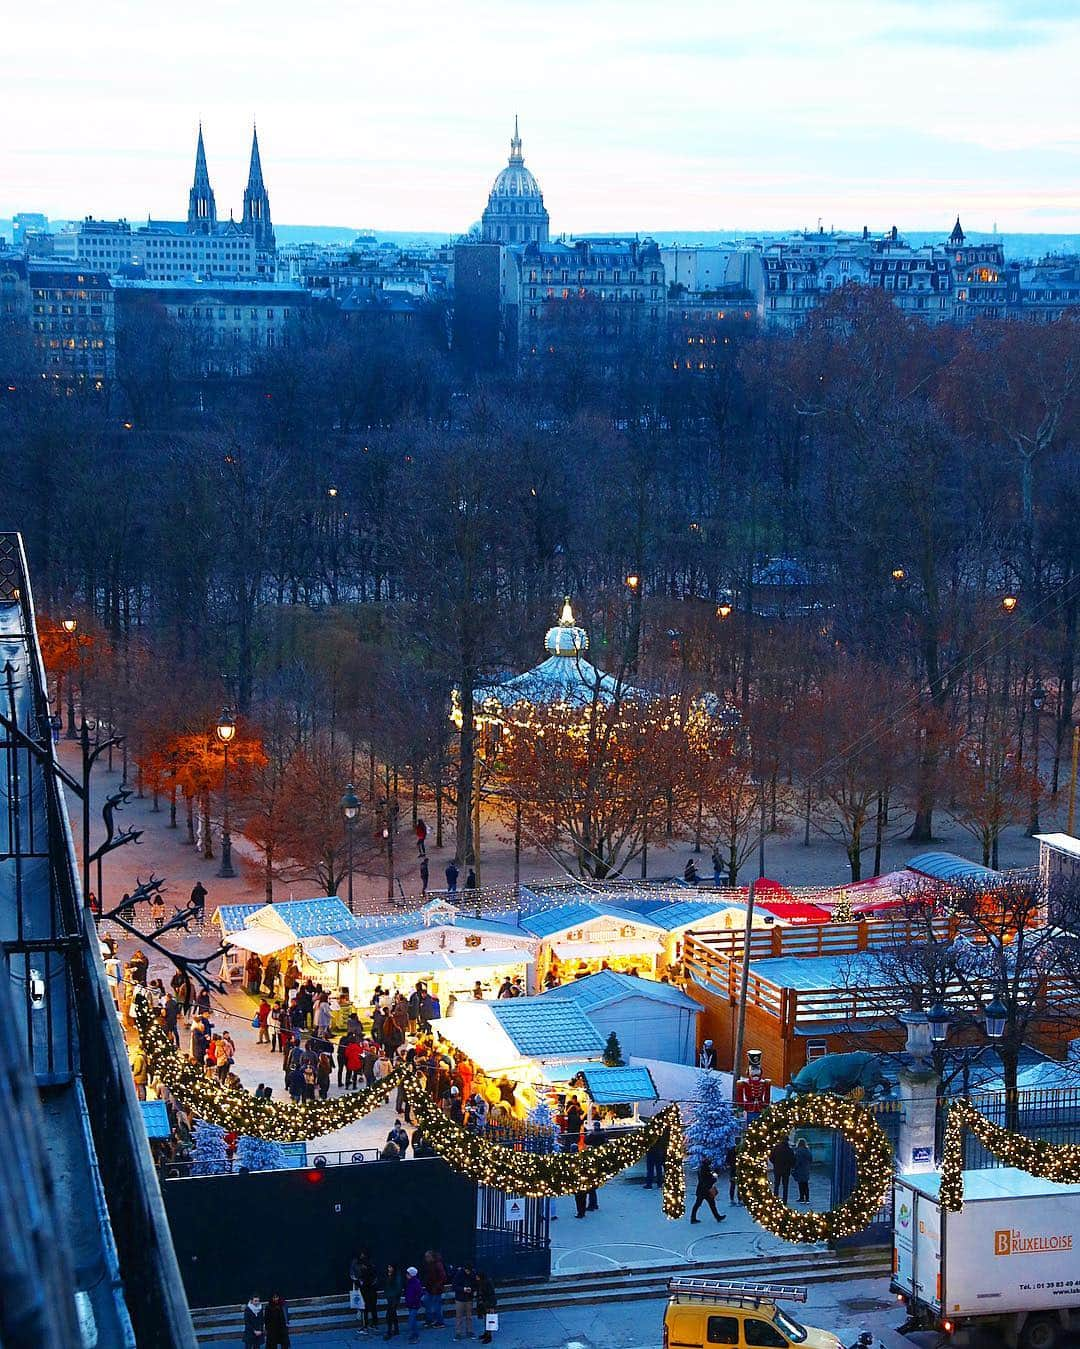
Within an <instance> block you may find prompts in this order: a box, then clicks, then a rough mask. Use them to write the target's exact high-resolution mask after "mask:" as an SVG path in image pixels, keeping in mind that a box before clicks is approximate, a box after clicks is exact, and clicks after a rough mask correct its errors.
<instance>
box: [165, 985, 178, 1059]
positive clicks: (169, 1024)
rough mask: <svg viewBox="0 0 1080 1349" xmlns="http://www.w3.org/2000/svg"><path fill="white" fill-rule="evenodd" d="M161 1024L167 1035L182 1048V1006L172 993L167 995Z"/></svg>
mask: <svg viewBox="0 0 1080 1349" xmlns="http://www.w3.org/2000/svg"><path fill="white" fill-rule="evenodd" d="M161 1024H162V1026H163V1028H164V1030H165V1034H166V1035H167V1036H168V1037H169V1039H170V1040H171V1041H172V1042H173V1044H174V1045H175V1046H176V1047H177V1049H179V1048H180V1004H179V1003H178V1002H177V1001H176V999H175V998H174V997H173V995H172V994H171V993H166V994H165V1001H164V1003H163V1004H162V1007H161Z"/></svg>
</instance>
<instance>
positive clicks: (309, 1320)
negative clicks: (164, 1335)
mask: <svg viewBox="0 0 1080 1349" xmlns="http://www.w3.org/2000/svg"><path fill="white" fill-rule="evenodd" d="M889 1259H890V1256H889V1251H888V1250H887V1249H885V1248H882V1247H870V1248H866V1249H862V1250H853V1251H842V1252H839V1253H833V1252H822V1251H806V1252H796V1253H794V1254H792V1255H769V1256H765V1255H754V1256H747V1257H744V1258H743V1259H732V1260H717V1261H714V1262H711V1263H707V1264H694V1265H687V1264H677V1265H648V1266H645V1267H642V1268H633V1269H611V1270H604V1271H602V1272H600V1273H590V1274H557V1275H555V1276H554V1277H553V1278H551V1279H543V1280H539V1279H538V1280H530V1281H527V1282H521V1283H503V1284H499V1285H497V1291H498V1295H499V1315H500V1316H510V1315H513V1313H514V1312H521V1311H536V1310H539V1309H542V1308H547V1307H551V1308H556V1307H575V1306H582V1305H591V1304H595V1303H597V1302H629V1301H632V1300H634V1299H639V1298H662V1297H666V1296H667V1290H668V1280H669V1279H674V1278H679V1277H685V1276H686V1275H687V1274H688V1273H691V1272H692V1273H693V1274H694V1275H695V1276H696V1277H700V1278H703V1279H712V1278H715V1279H743V1280H753V1281H755V1282H758V1283H786V1284H790V1283H795V1284H800V1285H805V1286H807V1287H812V1286H813V1285H814V1284H819V1283H834V1282H837V1281H838V1280H843V1281H849V1280H854V1279H864V1278H876V1277H881V1278H883V1279H884V1278H885V1277H886V1276H887V1275H888V1274H889ZM451 1314H452V1308H451ZM192 1319H193V1320H194V1322H195V1333H196V1336H197V1338H198V1341H199V1343H200V1344H211V1343H214V1342H215V1341H220V1340H225V1341H228V1342H229V1344H231V1345H232V1344H236V1343H238V1342H239V1341H240V1339H241V1338H242V1335H243V1317H242V1314H241V1310H240V1308H239V1307H202V1308H200V1309H198V1310H193V1311H192ZM402 1320H403V1321H404V1317H402ZM289 1321H290V1328H291V1330H292V1336H293V1338H294V1339H295V1338H296V1337H297V1336H300V1335H303V1334H305V1333H306V1332H314V1331H321V1330H347V1329H350V1328H355V1326H356V1322H357V1316H356V1312H354V1311H351V1310H350V1308H349V1299H348V1297H347V1295H346V1294H344V1293H339V1294H336V1295H334V1296H331V1297H317V1298H298V1299H296V1301H290V1302H289Z"/></svg>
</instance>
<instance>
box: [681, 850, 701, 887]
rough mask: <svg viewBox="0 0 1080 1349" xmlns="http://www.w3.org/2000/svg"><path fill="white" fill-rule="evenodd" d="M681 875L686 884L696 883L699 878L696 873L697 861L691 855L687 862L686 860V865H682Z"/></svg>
mask: <svg viewBox="0 0 1080 1349" xmlns="http://www.w3.org/2000/svg"><path fill="white" fill-rule="evenodd" d="M682 877H683V880H684V881H685V882H686V884H687V885H697V883H698V881H700V880H701V877H700V876H699V875H698V869H697V863H696V862H695V861H694V859H693V858H692V857H691V858H690V860H689V862H687V864H686V866H685V867H683V874H682Z"/></svg>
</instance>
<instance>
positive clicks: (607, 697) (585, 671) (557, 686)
mask: <svg viewBox="0 0 1080 1349" xmlns="http://www.w3.org/2000/svg"><path fill="white" fill-rule="evenodd" d="M588 649H589V634H588V633H587V632H586V631H585V629H584V628H582V627H579V626H578V624H577V623H576V622H575V620H574V611H573V609H572V608H571V606H570V597H569V596H567V597H566V600H565V602H564V604H563V608H562V613H561V615H560V616H559V621H558V623H557V624H556V625H555V626H554V627H553V628H549V629H548V631H547V635H546V636H545V637H544V650H545V651H546V652H547V653H548V658H547V660H545V661H542V662H541V663H540V664H539V665H537V666H535V667H534V668H533V669H531V670H526V671H525V673H524V674H520V675H515V676H514V678H513V679H507V680H504V681H502V682H501V683H498V684H489V685H487V686H484V687H480V688H478V689H477V690H476V699H477V701H478V702H479V703H480V704H481V706H483V705H485V704H487V705H491V704H497V705H498V706H499V707H500V708H502V709H503V710H509V709H510V708H511V707H514V706H516V705H517V704H518V703H540V704H552V703H564V704H566V705H567V706H570V707H588V706H590V705H591V704H592V703H593V701H594V700H595V701H599V702H601V703H604V704H610V703H612V702H614V701H615V700H616V699H617V698H637V697H643V696H644V695H643V694H642V692H641V690H640V689H635V688H631V687H630V686H629V685H628V684H622V683H620V681H619V680H617V679H615V678H614V677H613V676H612V675H609V674H605V673H604V672H603V671H602V670H598V669H597V668H596V666H595V665H593V664H592V663H591V662H590V661H588V660H586V659H585V652H586V651H587V650H588Z"/></svg>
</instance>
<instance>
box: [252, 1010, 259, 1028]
mask: <svg viewBox="0 0 1080 1349" xmlns="http://www.w3.org/2000/svg"><path fill="white" fill-rule="evenodd" d="M251 1025H252V1028H253V1029H254V1030H258V1029H259V1014H258V1012H256V1013H255V1015H254V1016H253V1017H252V1018H251Z"/></svg>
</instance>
